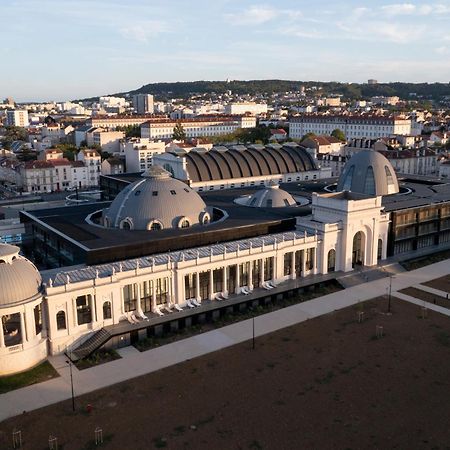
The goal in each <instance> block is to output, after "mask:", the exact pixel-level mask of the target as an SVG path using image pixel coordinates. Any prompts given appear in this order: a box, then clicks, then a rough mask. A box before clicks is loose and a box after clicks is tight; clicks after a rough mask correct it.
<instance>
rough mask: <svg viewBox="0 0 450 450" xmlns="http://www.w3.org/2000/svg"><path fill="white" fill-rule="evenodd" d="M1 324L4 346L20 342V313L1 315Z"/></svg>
mask: <svg viewBox="0 0 450 450" xmlns="http://www.w3.org/2000/svg"><path fill="white" fill-rule="evenodd" d="M2 326H3V337H4V339H5V346H6V347H11V346H14V345H17V344H20V343H21V342H22V327H21V324H20V313H14V314H5V315H4V316H2Z"/></svg>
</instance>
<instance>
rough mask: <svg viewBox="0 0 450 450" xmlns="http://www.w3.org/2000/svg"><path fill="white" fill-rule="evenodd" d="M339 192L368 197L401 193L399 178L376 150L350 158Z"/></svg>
mask: <svg viewBox="0 0 450 450" xmlns="http://www.w3.org/2000/svg"><path fill="white" fill-rule="evenodd" d="M337 191H339V192H340V191H351V192H357V193H360V194H367V195H389V194H396V193H397V192H399V188H398V181H397V176H396V175H395V171H394V168H393V167H392V165H391V163H390V162H389V160H388V159H387V158H386V157H385V156H383V155H382V154H381V153H378V152H376V151H374V150H362V151H360V152H358V153H356V154H355V155H354V156H352V157H351V158H350V160H349V161H348V162H347V164H346V165H345V167H344V171H343V172H342V174H341V176H340V177H339V181H338V184H337Z"/></svg>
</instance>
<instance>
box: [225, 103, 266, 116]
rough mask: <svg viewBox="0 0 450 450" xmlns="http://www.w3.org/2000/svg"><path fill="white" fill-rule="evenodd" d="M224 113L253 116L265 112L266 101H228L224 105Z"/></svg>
mask: <svg viewBox="0 0 450 450" xmlns="http://www.w3.org/2000/svg"><path fill="white" fill-rule="evenodd" d="M224 112H225V114H228V115H231V116H233V115H243V114H251V115H254V116H257V115H260V114H267V103H255V102H242V103H229V104H228V105H225V109H224Z"/></svg>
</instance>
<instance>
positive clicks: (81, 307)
mask: <svg viewBox="0 0 450 450" xmlns="http://www.w3.org/2000/svg"><path fill="white" fill-rule="evenodd" d="M76 308H77V322H78V325H83V324H85V323H89V322H91V321H92V315H91V295H80V296H79V297H77V299H76Z"/></svg>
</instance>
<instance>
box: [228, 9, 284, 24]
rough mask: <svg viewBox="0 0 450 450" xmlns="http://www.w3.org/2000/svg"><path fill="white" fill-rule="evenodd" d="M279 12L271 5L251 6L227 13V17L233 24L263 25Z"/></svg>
mask: <svg viewBox="0 0 450 450" xmlns="http://www.w3.org/2000/svg"><path fill="white" fill-rule="evenodd" d="M278 15H279V12H278V11H277V10H276V9H274V8H271V7H269V6H251V7H250V8H248V9H246V10H244V11H242V12H239V13H233V14H226V15H225V19H226V21H227V22H229V23H231V24H233V25H261V24H263V23H266V22H269V21H271V20H272V19H275V17H277V16H278Z"/></svg>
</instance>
